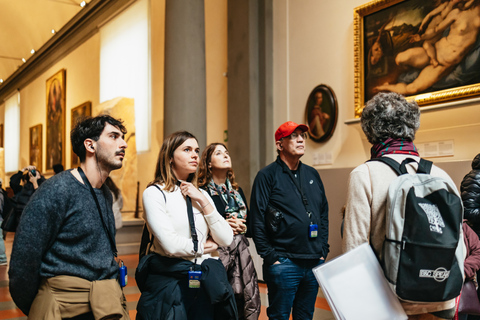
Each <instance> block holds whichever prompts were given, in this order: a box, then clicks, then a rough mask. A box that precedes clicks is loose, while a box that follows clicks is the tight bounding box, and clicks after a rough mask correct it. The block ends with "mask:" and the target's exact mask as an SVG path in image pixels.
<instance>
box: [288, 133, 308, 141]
mask: <svg viewBox="0 0 480 320" xmlns="http://www.w3.org/2000/svg"><path fill="white" fill-rule="evenodd" d="M300 136H301V137H302V138H303V140H307V138H308V135H307V133H306V132H302V133H300V134H298V133H296V132H293V133H292V134H291V135H289V136H287V137H285V138H289V139H293V140H297V138H298V137H300Z"/></svg>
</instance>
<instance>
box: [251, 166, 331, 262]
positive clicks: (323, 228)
mask: <svg viewBox="0 0 480 320" xmlns="http://www.w3.org/2000/svg"><path fill="white" fill-rule="evenodd" d="M288 170H289V169H288V167H287V166H286V164H285V163H283V161H282V160H281V159H280V157H277V160H276V161H275V162H273V163H271V164H270V165H268V166H266V167H265V168H263V169H262V170H260V171H259V172H258V174H257V176H256V177H255V181H254V183H253V188H252V196H251V201H250V218H251V225H252V231H253V240H254V242H255V247H256V248H257V252H258V253H259V254H260V256H262V258H263V259H264V261H265V263H266V264H268V265H271V264H273V263H275V261H278V258H279V257H287V258H294V259H312V260H313V259H319V258H322V257H323V258H326V257H327V254H328V251H329V245H328V202H327V198H326V196H325V189H324V187H323V183H322V180H321V179H320V175H319V174H318V172H317V170H315V169H314V168H312V167H310V166H307V165H305V164H302V162H300V163H299V165H298V169H297V172H296V174H297V176H298V177H299V178H298V179H299V180H300V179H301V186H302V189H303V192H304V193H305V195H306V197H307V199H308V205H309V209H310V211H311V212H312V218H311V219H310V218H309V217H308V216H307V213H306V210H305V206H304V204H303V201H302V197H301V194H300V192H299V190H298V188H297V187H296V185H295V183H294V182H293V180H292V178H291V177H290V175H289V173H288ZM299 182H300V181H299ZM275 212H276V213H275ZM312 222H313V223H315V224H318V237H317V238H309V237H308V234H309V225H310V224H311V223H312Z"/></svg>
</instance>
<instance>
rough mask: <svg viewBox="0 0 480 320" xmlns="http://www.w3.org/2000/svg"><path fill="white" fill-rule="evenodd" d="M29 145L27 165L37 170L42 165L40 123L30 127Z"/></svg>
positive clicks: (40, 169)
mask: <svg viewBox="0 0 480 320" xmlns="http://www.w3.org/2000/svg"><path fill="white" fill-rule="evenodd" d="M29 141H30V143H29V145H30V147H29V150H30V151H29V159H30V162H29V165H32V166H35V167H37V169H38V170H39V171H42V170H43V167H42V125H41V124H37V125H36V126H33V127H31V128H30V140H29Z"/></svg>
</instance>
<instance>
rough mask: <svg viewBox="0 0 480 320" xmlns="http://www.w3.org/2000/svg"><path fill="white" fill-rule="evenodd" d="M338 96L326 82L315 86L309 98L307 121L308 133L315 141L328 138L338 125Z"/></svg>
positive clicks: (306, 112)
mask: <svg viewBox="0 0 480 320" xmlns="http://www.w3.org/2000/svg"><path fill="white" fill-rule="evenodd" d="M337 113H338V107H337V98H336V96H335V93H334V92H333V90H332V88H330V87H329V86H327V85H325V84H321V85H319V86H317V87H315V88H314V89H313V90H312V92H311V93H310V95H309V96H308V99H307V105H306V107H305V122H306V123H307V126H308V134H309V136H310V138H311V139H312V140H313V141H315V142H323V141H326V140H328V139H329V138H330V137H331V136H332V134H333V131H335V127H336V125H337Z"/></svg>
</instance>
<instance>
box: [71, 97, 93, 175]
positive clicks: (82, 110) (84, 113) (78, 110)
mask: <svg viewBox="0 0 480 320" xmlns="http://www.w3.org/2000/svg"><path fill="white" fill-rule="evenodd" d="M91 115H92V102H91V101H87V102H84V103H82V104H81V105H79V106H77V107H75V108H73V109H72V115H71V126H70V128H71V129H73V128H74V127H75V125H76V124H77V122H78V121H80V120H82V119H83V118H85V117H90V116H91ZM70 164H71V166H70V168H75V167H78V166H79V165H80V158H79V157H78V156H77V155H76V154H75V152H73V149H72V151H71V160H70Z"/></svg>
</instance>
